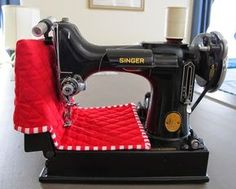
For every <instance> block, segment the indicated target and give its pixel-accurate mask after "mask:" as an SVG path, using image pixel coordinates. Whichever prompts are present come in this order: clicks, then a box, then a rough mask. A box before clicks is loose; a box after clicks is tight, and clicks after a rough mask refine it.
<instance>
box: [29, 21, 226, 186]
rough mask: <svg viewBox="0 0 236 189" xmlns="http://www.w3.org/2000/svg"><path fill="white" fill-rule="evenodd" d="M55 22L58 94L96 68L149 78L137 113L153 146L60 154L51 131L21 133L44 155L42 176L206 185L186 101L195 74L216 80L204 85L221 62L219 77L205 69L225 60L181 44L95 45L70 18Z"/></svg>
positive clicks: (202, 152) (204, 157)
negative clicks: (147, 88)
mask: <svg viewBox="0 0 236 189" xmlns="http://www.w3.org/2000/svg"><path fill="white" fill-rule="evenodd" d="M54 26H55V27H54V39H53V40H54V42H53V44H54V45H55V49H56V52H57V66H58V79H59V81H60V85H61V90H62V96H63V94H64V95H65V94H67V93H68V95H67V97H68V96H73V95H75V94H77V93H78V92H80V89H74V88H73V86H75V85H77V84H76V81H77V82H78V83H79V84H78V86H82V87H81V89H82V88H83V89H84V85H83V84H84V82H85V81H86V79H87V78H88V77H89V76H90V75H92V74H93V73H96V72H101V71H117V72H127V73H133V74H138V75H140V76H143V77H144V78H146V79H147V80H148V81H149V82H150V85H151V92H150V93H149V94H148V95H147V96H146V97H145V102H146V104H145V103H144V105H143V106H141V107H138V110H137V111H138V113H139V116H140V119H141V120H142V123H143V125H144V128H145V131H146V133H147V135H148V137H149V139H150V142H151V150H138V151H132V150H130V151H129V150H123V151H65V150H57V149H55V147H54V145H53V142H52V139H51V138H50V134H48V133H42V134H37V135H25V151H27V152H30V151H38V150H42V151H43V153H44V156H45V157H46V158H47V161H46V167H45V168H44V170H43V171H42V173H41V176H40V181H41V182H120V181H122V182H207V181H208V180H209V178H208V176H207V164H208V155H209V152H208V150H207V148H206V147H205V145H204V143H203V141H202V140H201V139H200V138H198V137H197V136H196V134H195V133H194V131H193V130H192V128H191V127H190V123H189V116H190V114H191V107H190V105H191V102H192V98H193V90H194V80H195V75H196V74H198V75H200V76H201V77H202V78H205V81H206V82H205V83H204V82H203V83H204V84H202V85H203V86H204V85H206V83H207V81H209V80H210V79H212V78H213V79H215V81H214V84H213V83H211V87H212V88H210V89H208V90H213V89H214V88H215V87H216V85H217V86H218V85H219V84H218V83H219V80H222V78H219V77H220V76H221V75H219V73H221V70H222V67H223V66H221V68H219V67H218V68H216V67H214V69H215V72H214V73H217V76H215V77H213V75H214V74H213V75H211V78H210V79H209V78H208V76H209V72H210V71H209V69H208V70H205V71H204V73H203V72H202V70H204V69H203V68H210V67H211V65H212V64H213V63H214V61H216V62H217V61H218V62H220V61H222V59H218V58H217V57H216V54H217V53H218V52H219V51H218V52H211V53H208V54H207V53H206V52H203V51H199V49H196V48H197V47H195V46H192V47H190V46H189V45H187V44H182V43H181V42H180V41H167V42H163V43H142V44H140V45H135V46H96V45H93V44H90V43H88V42H87V41H86V40H85V39H84V38H82V36H81V35H80V34H79V31H78V30H77V28H76V26H75V25H73V24H71V23H69V22H67V21H62V22H57V23H56V24H55V25H54ZM212 35H215V34H211V35H208V37H209V39H210V37H212ZM206 36H207V35H206ZM211 42H212V41H210V43H211ZM221 45H222V44H221ZM218 54H219V53H218ZM212 57H213V58H212ZM224 58H225V57H224ZM209 59H210V60H211V61H208V60H209ZM202 62H205V65H202ZM209 62H210V63H209ZM216 77H217V78H216ZM71 82H72V87H71ZM73 82H75V83H73ZM80 84H81V85H80ZM213 85H214V86H213ZM78 86H77V88H80V87H78ZM63 90H64V91H63ZM63 92H64V93H63ZM65 96H66V95H65Z"/></svg>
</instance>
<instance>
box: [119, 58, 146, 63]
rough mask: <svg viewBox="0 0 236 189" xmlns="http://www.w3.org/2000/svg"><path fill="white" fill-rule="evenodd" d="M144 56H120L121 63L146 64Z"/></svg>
mask: <svg viewBox="0 0 236 189" xmlns="http://www.w3.org/2000/svg"><path fill="white" fill-rule="evenodd" d="M144 62H145V61H144V58H119V63H120V64H144Z"/></svg>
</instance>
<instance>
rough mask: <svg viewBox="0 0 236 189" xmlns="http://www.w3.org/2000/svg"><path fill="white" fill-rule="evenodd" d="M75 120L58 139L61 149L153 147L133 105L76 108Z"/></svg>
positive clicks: (74, 110)
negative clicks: (59, 139)
mask: <svg viewBox="0 0 236 189" xmlns="http://www.w3.org/2000/svg"><path fill="white" fill-rule="evenodd" d="M72 123H73V124H72V125H71V126H70V128H67V129H66V130H65V133H64V135H63V137H62V139H61V141H56V142H57V143H58V148H59V149H61V150H63V149H64V150H128V149H129V150H131V149H150V143H149V140H148V137H147V136H146V133H145V132H144V130H143V126H142V124H141V122H140V120H139V118H138V115H137V113H136V107H135V105H134V104H125V105H118V106H108V107H95V108H82V107H78V108H74V109H73V113H72ZM55 135H56V136H57V134H55Z"/></svg>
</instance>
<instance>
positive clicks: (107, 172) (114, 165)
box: [39, 148, 209, 184]
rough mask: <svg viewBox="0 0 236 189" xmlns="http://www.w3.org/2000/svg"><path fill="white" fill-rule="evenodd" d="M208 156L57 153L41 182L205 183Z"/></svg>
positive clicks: (188, 153)
mask: <svg viewBox="0 0 236 189" xmlns="http://www.w3.org/2000/svg"><path fill="white" fill-rule="evenodd" d="M208 155H209V152H208V150H207V149H206V148H204V149H202V150H196V151H180V150H173V151H170V150H169V151H163V150H160V149H152V150H150V151H106V152H104V151H97V152H96V151H95V152H94V151H83V152H77V151H56V155H55V156H54V157H53V158H52V159H50V160H47V161H46V167H45V168H44V169H43V171H42V173H41V174H40V178H39V181H40V182H43V183H44V182H45V183H46V182H47V183H54V182H60V183H117V184H119V183H204V182H208V181H209V178H208V176H207V174H206V170H207V163H208Z"/></svg>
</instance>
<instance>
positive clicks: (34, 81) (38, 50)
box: [14, 40, 64, 134]
mask: <svg viewBox="0 0 236 189" xmlns="http://www.w3.org/2000/svg"><path fill="white" fill-rule="evenodd" d="M55 66H56V64H55V53H54V48H53V46H50V45H45V43H44V42H43V41H41V40H20V41H18V42H17V46H16V61H15V111H14V124H15V126H16V127H15V128H16V129H17V130H19V131H21V132H24V133H27V134H30V133H39V132H47V131H50V129H51V128H52V127H54V128H57V129H58V132H61V133H63V132H64V131H63V130H64V128H63V127H61V125H62V124H63V119H62V114H63V112H64V105H63V103H62V102H61V101H60V98H59V95H57V94H58V93H57V92H56V91H57V79H56V75H57V74H56V73H55V70H56V69H55Z"/></svg>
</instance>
